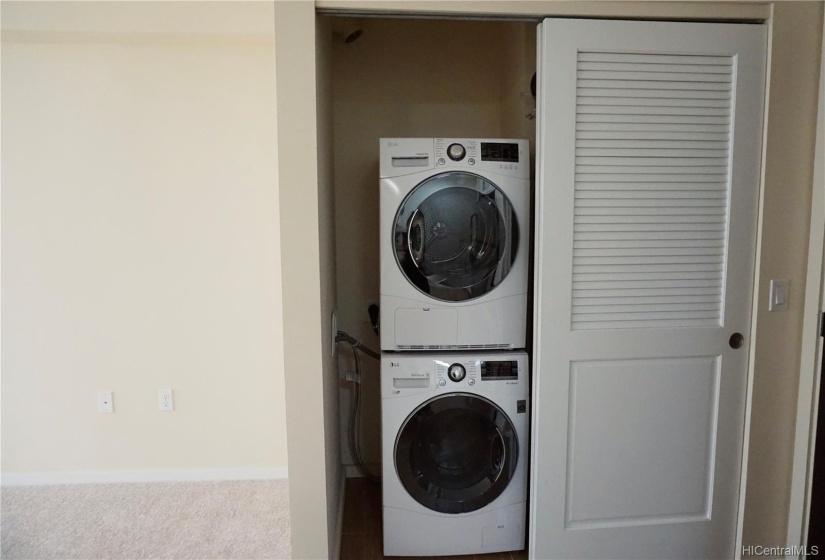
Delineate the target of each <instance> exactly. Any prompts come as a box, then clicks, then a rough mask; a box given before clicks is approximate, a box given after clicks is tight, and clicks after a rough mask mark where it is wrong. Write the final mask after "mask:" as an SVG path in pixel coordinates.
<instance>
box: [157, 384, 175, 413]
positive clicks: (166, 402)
mask: <svg viewBox="0 0 825 560" xmlns="http://www.w3.org/2000/svg"><path fill="white" fill-rule="evenodd" d="M158 407H159V408H160V409H161V410H175V402H174V401H173V400H172V389H158Z"/></svg>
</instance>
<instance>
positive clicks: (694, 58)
mask: <svg viewBox="0 0 825 560" xmlns="http://www.w3.org/2000/svg"><path fill="white" fill-rule="evenodd" d="M578 61H579V62H635V63H639V64H669V65H675V66H682V65H685V64H703V65H708V66H727V67H729V68H731V67H732V65H733V59H732V58H731V57H728V56H700V55H670V54H647V53H645V54H635V53H612V52H610V53H609V52H580V53H579V55H578ZM732 71H733V70H732V68H731V69H730V70H729V72H732Z"/></svg>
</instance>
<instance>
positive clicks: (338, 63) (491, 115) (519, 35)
mask: <svg viewBox="0 0 825 560" xmlns="http://www.w3.org/2000/svg"><path fill="white" fill-rule="evenodd" d="M324 17H327V18H329V19H330V20H331V22H330V23H331V27H332V28H333V30H336V29H338V30H342V29H347V30H351V29H358V28H360V29H361V30H362V31H363V33H362V34H361V36H360V37H358V38H357V39H356V40H354V41H351V42H349V43H345V42H344V37H343V36H342V34H341V33H336V34H335V35H334V37H333V41H332V47H331V50H332V53H331V54H332V80H331V83H332V89H333V92H332V96H333V114H334V117H333V119H334V120H333V132H334V158H335V167H334V179H335V237H336V247H335V249H336V261H337V290H338V325H339V328H340V329H341V330H345V331H347V332H348V333H350V334H352V335H353V336H356V337H358V338H360V339H361V340H362V341H363V342H364V344H366V345H367V346H369V347H371V348H373V349H378V348H379V339H378V336H377V335H376V334H375V333H374V332H373V330H372V326H371V325H370V322H369V316H368V315H367V307H368V306H369V305H370V304H372V303H376V304H377V303H378V302H379V299H380V292H379V289H380V274H379V256H378V255H379V252H378V249H379V246H378V243H379V229H378V224H379V215H378V202H379V190H378V144H379V138H386V137H488V138H489V137H506V138H510V137H512V138H528V139H529V140H530V147H531V154H532V153H534V146H535V121H534V120H532V117H533V115H534V114H535V113H534V111H535V103H534V100H533V98H532V96H531V95H530V79H531V77H532V75H533V73H534V72H535V67H536V23H535V22H523V21H470V20H439V19H401V18H399V19H391V18H361V19H357V20H356V19H354V18H345V17H336V16H324ZM531 159H532V158H531ZM532 167H533V168H534V166H532ZM338 350H339V358H338V367H339V373H340V377H341V379H342V380H341V382H340V414H341V422H340V425H341V450H342V460H343V463H344V465H346V466H347V474H348V475H349V476H356V475H357V470H356V469H355V468H353V467H352V465H353V464H354V461H353V459H352V457H351V456H350V452H349V449H348V447H347V426H348V424H349V413H350V398H351V396H352V394H353V392H352V384H351V383H350V382H347V381H344V380H343V377H344V372H346V371H351V370H352V369H353V368H354V364H353V360H352V356H351V353H350V352H349V350H348V348H345V347H344V346H343V345H339V349H338ZM361 363H362V367H363V377H362V379H363V383H362V411H361V417H362V432H361V434H362V436H361V442H362V449H361V454H362V457H363V458H364V460H365V462H366V463H367V464H369V465H371V466H372V470H374V471H375V472H380V468H379V465H380V461H381V423H380V417H381V415H380V406H381V399H380V391H379V388H380V383H379V365H378V362H377V361H375V360H372V359H368V358H365V359H362V360H361Z"/></svg>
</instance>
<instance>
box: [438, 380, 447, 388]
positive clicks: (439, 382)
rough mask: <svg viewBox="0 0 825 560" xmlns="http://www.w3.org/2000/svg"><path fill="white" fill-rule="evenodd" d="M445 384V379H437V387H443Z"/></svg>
mask: <svg viewBox="0 0 825 560" xmlns="http://www.w3.org/2000/svg"><path fill="white" fill-rule="evenodd" d="M446 384H447V380H446V379H439V380H438V386H439V387H443V386H444V385H446Z"/></svg>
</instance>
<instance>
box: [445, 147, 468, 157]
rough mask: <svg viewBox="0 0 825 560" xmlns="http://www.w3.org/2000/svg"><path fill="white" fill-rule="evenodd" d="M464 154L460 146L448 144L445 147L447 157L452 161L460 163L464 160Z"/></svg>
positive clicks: (464, 151)
mask: <svg viewBox="0 0 825 560" xmlns="http://www.w3.org/2000/svg"><path fill="white" fill-rule="evenodd" d="M466 153H467V152H466V150H465V149H464V146H462V145H461V144H450V145H449V146H447V156H449V158H450V159H451V160H453V161H461V160H462V159H464V155H465V154H466Z"/></svg>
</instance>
